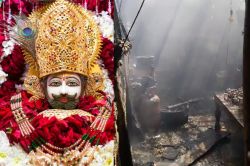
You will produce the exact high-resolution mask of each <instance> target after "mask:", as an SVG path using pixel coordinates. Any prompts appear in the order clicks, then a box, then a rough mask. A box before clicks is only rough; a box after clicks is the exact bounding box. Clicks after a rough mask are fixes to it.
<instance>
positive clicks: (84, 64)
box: [26, 0, 101, 78]
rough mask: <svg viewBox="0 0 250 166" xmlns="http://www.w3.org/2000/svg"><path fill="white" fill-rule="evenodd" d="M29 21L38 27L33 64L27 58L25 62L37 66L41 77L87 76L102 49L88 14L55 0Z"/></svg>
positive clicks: (62, 0)
mask: <svg viewBox="0 0 250 166" xmlns="http://www.w3.org/2000/svg"><path fill="white" fill-rule="evenodd" d="M28 19H29V21H30V22H31V24H33V25H34V24H36V27H37V29H36V31H37V34H36V36H35V55H32V58H33V59H34V61H33V62H32V61H31V60H32V59H31V58H29V61H28V63H33V65H35V66H36V65H38V68H37V67H35V68H36V69H38V70H39V71H37V72H39V77H40V78H41V77H44V76H47V75H49V74H54V73H58V72H62V71H67V72H75V73H79V74H82V75H85V76H88V74H89V73H90V71H91V68H92V66H93V65H94V64H95V63H96V60H97V58H98V56H99V53H100V48H101V34H100V32H99V29H98V26H97V24H96V23H95V21H94V19H93V16H92V14H91V13H89V11H87V10H85V9H84V8H82V7H80V6H77V5H75V4H73V3H70V2H68V1H66V0H57V1H56V2H54V3H53V4H52V5H50V6H49V7H48V9H46V10H38V11H35V12H33V13H32V14H31V15H30V16H29V18H28ZM33 27H34V26H33ZM29 53H30V54H32V52H29ZM33 54H34V53H33ZM26 56H27V57H28V55H27V54H26ZM26 59H28V58H26Z"/></svg>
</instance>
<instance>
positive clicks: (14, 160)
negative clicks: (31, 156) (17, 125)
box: [0, 131, 29, 166]
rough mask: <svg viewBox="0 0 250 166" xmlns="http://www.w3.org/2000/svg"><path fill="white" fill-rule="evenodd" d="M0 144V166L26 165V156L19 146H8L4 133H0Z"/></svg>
mask: <svg viewBox="0 0 250 166" xmlns="http://www.w3.org/2000/svg"><path fill="white" fill-rule="evenodd" d="M0 142H1V144H0V165H4V166H23V165H27V164H28V161H29V160H28V158H27V154H26V153H25V152H24V151H23V150H22V148H21V147H20V146H19V145H14V146H11V145H10V143H9V140H8V138H7V135H6V134H5V132H4V131H0Z"/></svg>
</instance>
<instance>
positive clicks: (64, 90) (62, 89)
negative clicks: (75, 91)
mask: <svg viewBox="0 0 250 166" xmlns="http://www.w3.org/2000/svg"><path fill="white" fill-rule="evenodd" d="M60 92H61V94H62V95H65V94H66V93H67V87H66V83H65V82H63V83H62V87H61V91H60Z"/></svg>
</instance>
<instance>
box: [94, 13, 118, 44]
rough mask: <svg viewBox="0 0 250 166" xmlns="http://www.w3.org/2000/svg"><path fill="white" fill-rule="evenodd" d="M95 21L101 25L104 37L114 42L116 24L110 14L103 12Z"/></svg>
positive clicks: (95, 17)
mask: <svg viewBox="0 0 250 166" xmlns="http://www.w3.org/2000/svg"><path fill="white" fill-rule="evenodd" d="M94 19H95V20H96V22H97V24H98V25H99V27H100V30H101V32H102V35H103V37H105V38H108V39H109V40H111V41H112V42H114V22H113V19H112V18H111V17H110V16H109V15H108V12H106V11H102V12H101V13H100V14H99V15H98V16H94Z"/></svg>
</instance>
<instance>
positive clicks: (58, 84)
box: [49, 81, 62, 87]
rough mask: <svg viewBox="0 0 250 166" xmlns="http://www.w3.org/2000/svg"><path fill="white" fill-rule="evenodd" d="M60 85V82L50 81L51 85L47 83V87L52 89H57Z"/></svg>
mask: <svg viewBox="0 0 250 166" xmlns="http://www.w3.org/2000/svg"><path fill="white" fill-rule="evenodd" d="M61 85H62V83H61V82H60V81H52V82H51V83H49V86H53V87H58V86H61Z"/></svg>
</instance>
